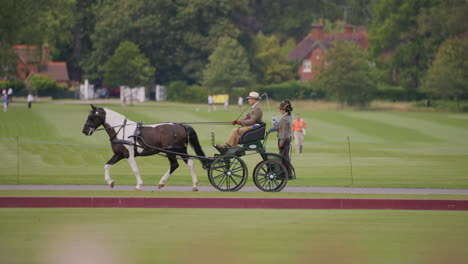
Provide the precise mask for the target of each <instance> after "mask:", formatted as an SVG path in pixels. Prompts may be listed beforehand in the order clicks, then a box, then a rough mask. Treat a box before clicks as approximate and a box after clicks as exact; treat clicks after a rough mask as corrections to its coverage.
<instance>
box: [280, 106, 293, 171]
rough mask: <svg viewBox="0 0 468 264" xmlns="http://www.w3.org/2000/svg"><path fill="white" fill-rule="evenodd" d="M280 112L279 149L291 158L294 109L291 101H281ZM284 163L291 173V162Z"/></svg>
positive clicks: (287, 157)
mask: <svg viewBox="0 0 468 264" xmlns="http://www.w3.org/2000/svg"><path fill="white" fill-rule="evenodd" d="M279 109H280V113H281V117H280V118H279V121H278V123H279V125H278V128H277V129H278V150H279V154H280V155H281V156H283V157H285V158H286V160H288V161H289V160H290V158H289V148H290V145H291V112H292V110H293V108H292V106H291V103H290V102H289V101H287V102H285V101H283V102H281V104H280V107H279ZM283 165H284V166H285V167H286V169H287V170H288V173H289V174H291V168H290V166H289V163H287V162H283Z"/></svg>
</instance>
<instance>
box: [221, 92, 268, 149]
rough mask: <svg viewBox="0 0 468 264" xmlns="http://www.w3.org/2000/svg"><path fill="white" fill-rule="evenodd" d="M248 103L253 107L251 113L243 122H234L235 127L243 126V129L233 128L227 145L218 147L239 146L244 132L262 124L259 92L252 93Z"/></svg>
mask: <svg viewBox="0 0 468 264" xmlns="http://www.w3.org/2000/svg"><path fill="white" fill-rule="evenodd" d="M247 101H248V102H249V105H250V106H251V108H250V111H249V113H248V114H247V115H246V117H245V118H244V119H242V120H234V121H232V124H233V125H236V124H237V125H241V127H238V128H233V129H232V130H231V134H230V135H229V137H228V139H227V141H226V145H225V146H221V145H217V147H224V148H230V147H235V146H237V144H238V143H239V138H240V136H241V135H242V134H243V133H244V132H246V131H248V130H250V129H252V128H255V127H257V126H259V124H260V123H261V122H262V116H263V111H262V107H261V105H260V95H259V94H258V93H257V92H250V93H249V96H248V97H247Z"/></svg>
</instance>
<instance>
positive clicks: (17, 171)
mask: <svg viewBox="0 0 468 264" xmlns="http://www.w3.org/2000/svg"><path fill="white" fill-rule="evenodd" d="M19 169H20V163H19V137H18V136H16V184H19Z"/></svg>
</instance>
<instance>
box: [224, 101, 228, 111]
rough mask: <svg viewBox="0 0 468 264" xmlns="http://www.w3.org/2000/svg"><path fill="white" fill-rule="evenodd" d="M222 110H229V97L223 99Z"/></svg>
mask: <svg viewBox="0 0 468 264" xmlns="http://www.w3.org/2000/svg"><path fill="white" fill-rule="evenodd" d="M224 111H229V99H224Z"/></svg>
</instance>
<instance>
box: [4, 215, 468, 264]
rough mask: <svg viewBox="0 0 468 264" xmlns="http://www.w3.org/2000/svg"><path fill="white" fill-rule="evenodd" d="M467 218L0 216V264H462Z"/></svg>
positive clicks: (467, 252) (465, 254)
mask: <svg viewBox="0 0 468 264" xmlns="http://www.w3.org/2000/svg"><path fill="white" fill-rule="evenodd" d="M467 217H468V213H467V212H453V211H449V212H441V211H391V210H379V211H373V210H243V209H226V210H225V209H214V210H211V209H121V208H119V209H23V208H22V209H0V241H1V247H0V262H1V263H47V264H55V263H71V264H74V263H101V264H107V263H270V264H271V263H359V264H362V263H373V264H374V263H389V264H393V263H401V264H404V263H411V264H415V263H465V262H466V260H467V259H468V249H467V247H466V245H467V244H468V236H467V234H468V222H467V221H466V219H467Z"/></svg>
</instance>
